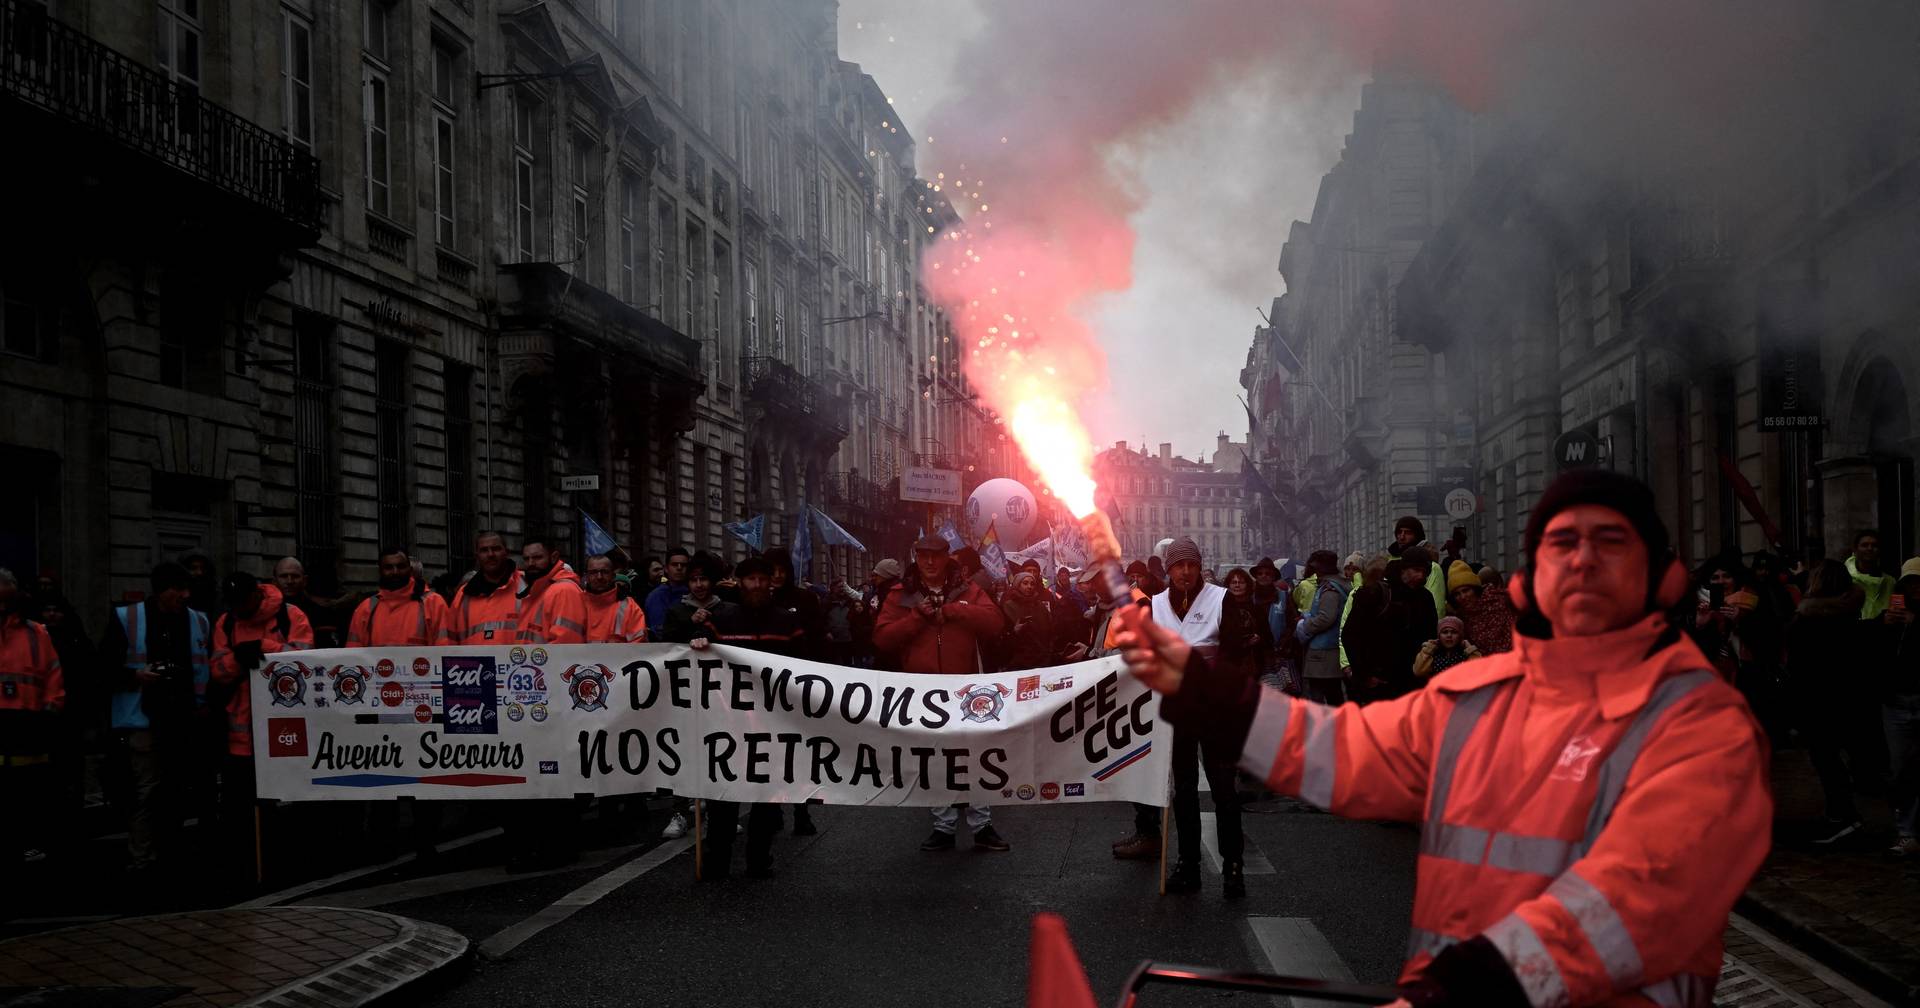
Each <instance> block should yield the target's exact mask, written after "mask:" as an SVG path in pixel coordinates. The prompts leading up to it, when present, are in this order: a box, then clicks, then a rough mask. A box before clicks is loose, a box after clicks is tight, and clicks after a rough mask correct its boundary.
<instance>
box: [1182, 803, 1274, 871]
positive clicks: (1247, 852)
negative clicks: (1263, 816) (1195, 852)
mask: <svg viewBox="0 0 1920 1008" xmlns="http://www.w3.org/2000/svg"><path fill="white" fill-rule="evenodd" d="M1200 853H1201V854H1202V855H1203V856H1205V858H1206V860H1207V867H1208V868H1210V869H1212V871H1213V873H1214V874H1215V875H1218V874H1220V871H1221V867H1220V866H1221V865H1222V864H1224V863H1225V859H1224V858H1222V857H1221V856H1220V823H1219V818H1218V815H1217V814H1216V813H1213V812H1202V813H1200ZM1240 859H1241V860H1240V872H1241V874H1243V875H1272V874H1273V873H1274V872H1273V862H1271V861H1268V860H1267V856H1266V855H1265V854H1262V853H1260V848H1259V847H1257V846H1255V845H1254V843H1253V841H1251V840H1248V839H1247V837H1246V833H1245V832H1244V831H1243V832H1242V833H1241V835H1240Z"/></svg>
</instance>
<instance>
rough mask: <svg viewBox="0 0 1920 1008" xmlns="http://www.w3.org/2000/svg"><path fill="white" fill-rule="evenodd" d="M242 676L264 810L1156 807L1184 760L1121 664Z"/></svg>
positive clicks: (500, 668) (614, 650)
mask: <svg viewBox="0 0 1920 1008" xmlns="http://www.w3.org/2000/svg"><path fill="white" fill-rule="evenodd" d="M250 681H251V686H252V689H253V731H254V738H255V739H256V740H257V743H256V745H255V746H254V753H255V756H254V766H255V769H256V777H257V779H258V782H259V793H260V797H262V798H277V799H282V800H289V801H311V800H327V799H366V798H373V797H393V796H400V795H411V796H414V797H419V798H558V797H565V796H568V795H575V794H599V795H614V794H632V793H635V792H645V791H651V790H653V789H655V788H668V789H671V790H672V791H673V792H674V793H676V794H679V795H683V796H687V797H695V798H710V799H719V800H726V801H760V802H781V803H795V802H803V801H806V800H808V799H813V798H818V799H821V800H822V801H824V802H826V803H828V804H834V805H947V804H952V803H955V802H976V803H981V804H987V803H1004V802H1009V801H1012V802H1037V803H1047V802H1063V801H1135V802H1142V803H1145V804H1150V805H1162V804H1165V801H1166V779H1167V765H1168V760H1169V759H1170V758H1171V757H1170V756H1169V755H1168V754H1169V752H1170V750H1171V749H1172V740H1171V731H1170V729H1168V728H1167V727H1165V726H1163V725H1162V723H1161V722H1160V720H1159V713H1160V705H1159V700H1158V698H1157V697H1155V696H1154V695H1153V693H1151V692H1150V691H1148V690H1147V689H1146V688H1145V687H1143V686H1142V685H1140V683H1139V682H1137V681H1136V680H1134V678H1133V677H1132V676H1131V675H1129V674H1128V673H1127V671H1126V665H1125V663H1123V662H1122V661H1121V660H1120V659H1118V658H1117V657H1109V658H1103V659H1099V660H1097V661H1088V662H1081V663H1079V664H1077V665H1062V666H1059V667H1056V668H1050V669H1042V670H1032V671H1027V672H1007V673H1004V674H1000V675H977V676H952V675H919V674H911V673H898V672H876V671H871V670H868V669H857V668H846V667H843V666H838V665H826V664H822V663H819V662H810V661H800V660H796V659H792V658H781V657H777V656H774V655H769V654H764V653H761V652H757V651H748V650H744V649H741V648H734V647H724V646H715V647H711V648H708V649H705V650H702V651H695V650H693V649H691V648H689V647H687V646H686V645H682V644H639V645H613V644H566V645H549V646H534V645H515V646H511V647H477V648H367V649H353V650H327V651H300V652H289V653H285V654H276V655H272V656H270V657H269V659H268V661H267V662H266V664H265V665H263V666H262V667H261V668H260V669H259V670H257V671H256V672H255V673H254V674H253V675H252V676H251V677H250ZM1156 741H1157V742H1158V744H1157V745H1156V744H1155V743H1156Z"/></svg>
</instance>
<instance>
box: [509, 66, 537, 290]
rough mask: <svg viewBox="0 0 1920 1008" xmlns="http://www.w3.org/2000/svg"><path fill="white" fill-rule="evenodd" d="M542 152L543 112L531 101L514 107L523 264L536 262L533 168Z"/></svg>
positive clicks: (516, 227)
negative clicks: (540, 120) (534, 257)
mask: <svg viewBox="0 0 1920 1008" xmlns="http://www.w3.org/2000/svg"><path fill="white" fill-rule="evenodd" d="M538 149H539V109H537V108H535V107H534V103H532V102H530V101H525V100H521V101H516V102H514V105H513V248H514V252H515V253H516V254H518V255H519V257H520V259H519V261H520V262H532V261H533V229H534V223H535V220H534V213H533V205H534V204H533V181H534V180H533V166H534V151H535V150H538Z"/></svg>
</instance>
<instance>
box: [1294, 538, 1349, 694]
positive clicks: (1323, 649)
mask: <svg viewBox="0 0 1920 1008" xmlns="http://www.w3.org/2000/svg"><path fill="white" fill-rule="evenodd" d="M1333 564H1334V554H1333V551H1332V550H1316V551H1314V553H1313V555H1311V556H1309V557H1307V570H1308V571H1310V572H1311V573H1310V574H1309V576H1308V577H1307V579H1306V582H1305V583H1309V584H1312V585H1313V589H1314V590H1313V594H1312V595H1311V596H1309V597H1308V600H1307V603H1306V605H1305V606H1303V607H1302V613H1303V615H1302V616H1301V617H1300V622H1299V624H1298V625H1296V626H1295V627H1294V629H1293V636H1294V639H1295V640H1297V641H1299V642H1300V643H1301V645H1302V646H1303V647H1305V648H1306V657H1305V659H1304V660H1303V661H1302V662H1301V666H1300V678H1301V680H1302V682H1303V684H1304V687H1305V689H1306V693H1307V697H1308V698H1309V699H1311V700H1313V701H1315V702H1316V703H1323V704H1332V705H1336V706H1337V705H1339V704H1342V703H1345V702H1346V699H1347V693H1346V670H1345V669H1343V668H1342V667H1341V664H1340V638H1341V636H1342V634H1341V631H1340V617H1341V614H1343V613H1345V612H1346V611H1347V592H1348V587H1347V582H1346V580H1345V579H1343V578H1342V577H1341V576H1340V575H1339V573H1338V572H1336V571H1335V570H1334V569H1333ZM1293 597H1294V599H1295V600H1296V602H1297V601H1298V600H1299V598H1300V590H1299V589H1298V588H1295V589H1294V596H1293Z"/></svg>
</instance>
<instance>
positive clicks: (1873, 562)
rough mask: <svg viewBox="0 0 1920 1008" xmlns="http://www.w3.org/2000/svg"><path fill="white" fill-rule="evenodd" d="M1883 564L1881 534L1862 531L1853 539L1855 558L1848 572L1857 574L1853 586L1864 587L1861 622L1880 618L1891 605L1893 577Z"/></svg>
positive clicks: (1861, 588) (1854, 576)
mask: <svg viewBox="0 0 1920 1008" xmlns="http://www.w3.org/2000/svg"><path fill="white" fill-rule="evenodd" d="M1881 564H1882V561H1881V559H1880V533H1879V531H1878V530H1875V529H1861V530H1860V532H1859V534H1858V535H1855V536H1854V537H1853V555H1852V556H1850V557H1848V558H1847V573H1848V574H1851V575H1853V583H1854V584H1856V585H1859V586H1860V592H1861V595H1862V598H1861V603H1860V618H1861V619H1879V618H1880V614H1881V613H1883V612H1886V611H1887V606H1888V605H1889V604H1891V601H1892V598H1893V578H1892V577H1889V576H1888V575H1887V573H1886V572H1885V571H1884V570H1883V569H1882V566H1881Z"/></svg>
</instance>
